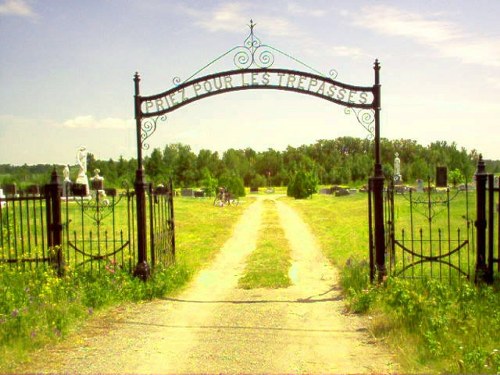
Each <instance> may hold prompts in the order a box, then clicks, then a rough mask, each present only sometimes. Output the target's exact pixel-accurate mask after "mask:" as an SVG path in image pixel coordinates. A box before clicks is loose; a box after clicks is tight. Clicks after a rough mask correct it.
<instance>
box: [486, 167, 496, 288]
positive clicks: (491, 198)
mask: <svg viewBox="0 0 500 375" xmlns="http://www.w3.org/2000/svg"><path fill="white" fill-rule="evenodd" d="M494 189H495V188H494V178H493V175H492V174H489V175H488V225H487V228H488V268H487V270H488V271H487V272H488V276H487V279H488V281H489V282H493V242H494V230H495V195H494Z"/></svg>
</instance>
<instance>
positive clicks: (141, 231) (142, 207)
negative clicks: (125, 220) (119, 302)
mask: <svg viewBox="0 0 500 375" xmlns="http://www.w3.org/2000/svg"><path fill="white" fill-rule="evenodd" d="M140 80H141V79H140V77H139V73H135V75H134V88H135V95H134V101H135V105H134V108H135V123H136V131H137V170H136V172H135V182H134V188H135V196H136V199H137V266H136V267H135V270H134V276H137V277H139V278H141V279H142V280H147V279H148V278H149V276H150V274H151V270H150V267H149V264H148V262H147V254H146V233H147V231H146V180H145V176H144V169H143V167H142V142H141V121H142V116H141V108H140V105H141V104H140V96H139V82H140Z"/></svg>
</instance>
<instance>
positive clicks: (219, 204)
mask: <svg viewBox="0 0 500 375" xmlns="http://www.w3.org/2000/svg"><path fill="white" fill-rule="evenodd" d="M214 206H215V207H222V206H224V202H223V201H222V200H221V199H220V198H219V197H216V198H215V199H214Z"/></svg>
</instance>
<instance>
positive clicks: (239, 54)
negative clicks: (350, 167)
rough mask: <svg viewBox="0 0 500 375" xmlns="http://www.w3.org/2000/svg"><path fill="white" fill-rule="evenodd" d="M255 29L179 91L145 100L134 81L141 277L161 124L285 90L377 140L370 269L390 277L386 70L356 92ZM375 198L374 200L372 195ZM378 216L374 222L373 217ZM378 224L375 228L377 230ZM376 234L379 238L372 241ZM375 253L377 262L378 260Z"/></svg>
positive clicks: (179, 85)
mask: <svg viewBox="0 0 500 375" xmlns="http://www.w3.org/2000/svg"><path fill="white" fill-rule="evenodd" d="M255 25H256V24H255V23H254V22H253V21H252V20H250V25H249V28H250V33H249V35H248V36H247V38H246V39H245V41H244V43H243V44H242V45H239V46H236V47H233V48H231V49H230V50H228V51H227V52H225V53H223V54H222V55H220V56H219V57H217V58H216V59H215V60H213V61H212V62H210V63H209V64H207V65H205V66H204V67H202V68H201V69H199V70H198V71H196V72H195V73H194V74H193V75H191V76H190V77H189V78H188V79H186V80H184V81H183V80H181V79H180V78H179V77H175V78H174V79H173V85H174V86H173V87H172V88H170V89H168V90H166V91H164V92H162V93H159V94H155V95H149V96H142V95H141V94H140V87H139V83H140V76H139V74H138V73H136V74H135V76H134V84H135V95H134V100H135V120H136V136H137V163H138V165H137V171H136V179H135V191H136V196H137V228H138V231H137V236H138V238H137V245H138V264H137V266H136V270H135V274H136V275H137V276H139V277H141V278H143V279H146V278H147V277H148V276H149V274H150V268H149V265H148V262H147V259H146V253H147V252H146V210H145V202H146V197H145V192H146V186H147V184H146V180H145V173H144V168H143V157H142V150H147V149H148V148H149V144H148V143H147V142H146V141H147V139H148V138H149V137H150V136H151V135H152V134H153V133H154V132H155V130H156V128H157V125H158V122H159V121H160V122H161V121H165V120H166V114H167V113H169V112H172V111H174V110H176V109H178V108H181V107H183V106H185V105H188V104H190V103H192V102H195V101H198V100H201V99H204V98H207V97H211V96H214V95H219V94H224V93H227V92H234V91H242V90H282V91H292V92H296V93H299V94H305V95H310V96H314V97H318V98H320V99H324V100H327V101H330V102H332V103H335V104H337V105H341V106H343V107H345V113H346V114H354V115H355V117H356V119H357V121H358V122H359V123H360V124H361V125H362V126H363V127H364V128H365V129H366V130H367V131H368V132H369V133H370V135H371V137H373V138H374V143H375V147H374V158H375V164H374V174H373V177H371V178H370V184H369V185H370V194H373V203H372V200H371V199H370V208H371V206H372V205H373V215H372V210H371V209H370V218H369V221H370V239H369V242H370V243H369V247H370V266H371V275H372V277H373V275H375V272H377V273H378V278H379V279H382V278H383V276H385V275H386V268H385V241H384V212H383V211H384V202H383V190H384V175H383V172H382V164H381V160H380V110H381V85H380V64H379V62H378V60H375V63H374V66H373V69H374V78H375V79H374V84H373V85H371V86H355V85H351V84H346V83H342V82H340V81H337V80H336V77H337V72H336V71H335V70H331V71H330V72H329V74H328V75H324V74H322V73H321V72H319V71H317V70H316V69H314V68H312V67H311V66H309V65H307V64H305V63H303V62H302V61H300V60H298V59H296V58H294V57H293V56H291V55H289V54H287V53H285V52H283V51H281V50H279V49H277V48H274V47H272V46H270V45H268V44H263V43H262V42H261V41H260V39H259V38H257V36H256V35H255V33H254V28H255ZM231 54H232V59H233V63H234V65H235V67H236V69H233V70H227V71H221V72H217V73H214V74H208V75H204V76H201V73H202V72H203V71H205V70H206V69H207V68H208V67H210V66H211V65H213V64H214V63H215V62H217V61H219V60H221V59H222V58H224V57H226V56H231ZM276 56H284V57H286V58H288V59H291V60H293V61H294V62H295V63H298V64H299V65H301V66H302V67H304V68H305V69H307V71H301V70H291V69H278V68H274V67H273V65H274V62H275V58H276ZM370 197H371V195H370ZM372 216H373V217H372ZM372 224H373V225H372ZM372 228H373V235H372ZM373 250H375V254H374V255H375V256H374V258H375V259H373Z"/></svg>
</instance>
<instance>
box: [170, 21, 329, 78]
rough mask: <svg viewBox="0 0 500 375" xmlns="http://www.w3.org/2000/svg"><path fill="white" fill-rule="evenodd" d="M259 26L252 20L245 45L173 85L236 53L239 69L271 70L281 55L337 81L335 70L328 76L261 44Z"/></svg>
mask: <svg viewBox="0 0 500 375" xmlns="http://www.w3.org/2000/svg"><path fill="white" fill-rule="evenodd" d="M256 25H257V24H256V23H254V22H253V20H250V25H248V27H249V28H250V34H248V36H247V38H246V39H245V40H244V42H243V44H242V45H240V46H236V47H233V48H231V49H230V50H228V51H226V52H224V53H223V54H222V55H220V56H219V57H217V58H216V59H214V60H212V61H211V62H209V63H208V64H207V65H205V66H204V67H202V68H200V69H198V70H197V71H196V72H194V73H193V74H192V75H191V76H190V77H189V78H187V79H185V80H183V79H182V78H180V77H179V76H176V77H174V78H173V79H172V83H173V84H174V86H179V85H180V84H182V83H184V82H188V81H190V80H191V79H192V78H194V77H196V76H198V74H199V73H201V72H202V71H204V70H205V69H206V68H208V67H209V66H211V65H213V64H215V63H216V62H217V61H219V60H221V59H222V58H223V57H225V56H227V55H230V54H232V53H233V52H234V55H233V64H234V66H235V67H236V68H238V69H242V70H243V69H249V68H261V69H266V68H270V67H272V66H273V64H274V62H275V54H274V53H277V54H279V55H282V56H285V57H287V58H289V59H291V60H293V61H295V62H296V63H298V64H300V65H302V66H304V67H306V68H307V69H309V70H310V71H311V72H314V73H316V74H319V75H321V76H323V77H328V78H330V79H333V80H335V79H336V78H337V76H338V72H337V70H335V69H330V71H329V72H328V74H324V73H322V72H320V71H318V70H317V69H314V68H313V67H311V66H310V65H308V64H306V63H304V62H302V61H301V60H299V59H297V58H295V57H294V56H292V55H290V54H288V53H286V52H283V51H281V50H279V49H277V48H274V47H272V46H270V45H268V44H264V43H262V42H261V40H260V39H259V38H258V37H257V36H256V35H255V33H254V28H255V26H256Z"/></svg>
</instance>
